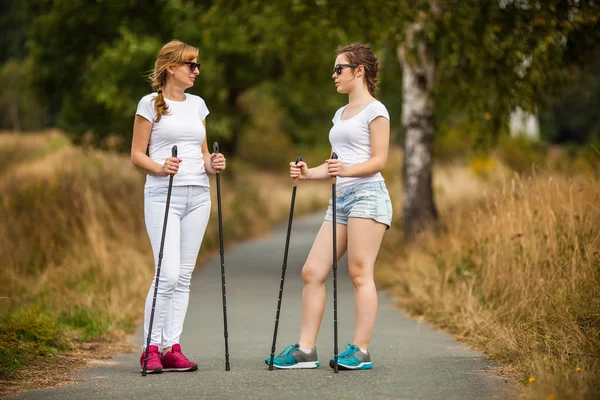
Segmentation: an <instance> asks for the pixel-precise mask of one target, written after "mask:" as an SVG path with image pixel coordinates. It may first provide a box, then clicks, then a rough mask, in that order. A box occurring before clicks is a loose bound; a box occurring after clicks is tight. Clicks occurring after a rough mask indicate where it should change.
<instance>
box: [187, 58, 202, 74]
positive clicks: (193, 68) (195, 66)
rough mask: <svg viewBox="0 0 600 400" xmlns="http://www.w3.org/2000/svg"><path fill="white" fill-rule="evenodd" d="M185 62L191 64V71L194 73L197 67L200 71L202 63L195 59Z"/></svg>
mask: <svg viewBox="0 0 600 400" xmlns="http://www.w3.org/2000/svg"><path fill="white" fill-rule="evenodd" d="M184 64H187V65H189V66H190V72H192V73H193V72H194V71H195V70H196V68H198V72H200V63H195V62H193V61H185V62H184Z"/></svg>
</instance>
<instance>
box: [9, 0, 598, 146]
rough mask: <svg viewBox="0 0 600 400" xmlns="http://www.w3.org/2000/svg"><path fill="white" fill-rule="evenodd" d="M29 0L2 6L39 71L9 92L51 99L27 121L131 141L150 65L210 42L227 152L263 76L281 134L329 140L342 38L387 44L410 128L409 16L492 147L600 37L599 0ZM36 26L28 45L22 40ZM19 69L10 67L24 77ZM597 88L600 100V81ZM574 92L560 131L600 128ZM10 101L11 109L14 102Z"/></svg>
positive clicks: (455, 104) (444, 115) (443, 115)
mask: <svg viewBox="0 0 600 400" xmlns="http://www.w3.org/2000/svg"><path fill="white" fill-rule="evenodd" d="M24 4H25V2H16V1H14V0H11V1H9V2H7V3H3V6H2V7H3V8H2V10H6V13H7V14H6V15H10V18H8V17H3V18H2V19H0V27H6V29H4V30H5V31H6V30H9V31H10V32H11V35H9V36H10V37H9V36H7V38H3V39H2V40H1V41H0V49H3V48H5V47H6V48H7V49H8V50H7V53H8V56H9V57H18V58H20V57H21V56H23V54H25V55H27V58H28V60H30V62H31V64H30V65H35V71H34V73H30V72H25V71H26V69H25V70H21V71H19V73H21V74H27V78H28V79H8V80H4V81H5V82H10V83H11V85H16V86H13V87H15V88H16V90H12V89H11V90H12V92H11V93H26V91H25V88H26V87H29V88H36V90H37V91H38V92H39V93H40V94H41V98H43V99H44V101H43V103H44V104H45V106H47V110H43V109H42V110H41V111H40V113H42V114H43V115H46V114H47V115H49V116H50V118H49V120H45V119H44V118H42V117H39V118H37V117H35V116H34V117H33V118H29V117H27V118H25V117H22V118H20V121H21V124H22V125H25V123H24V122H23V121H27V124H30V125H28V126H24V127H23V129H35V128H36V126H37V125H46V124H49V125H53V126H54V125H59V126H60V127H62V128H64V129H66V130H67V131H68V132H70V133H71V134H72V137H73V139H74V140H75V141H76V142H81V141H83V139H84V137H85V135H86V134H88V136H89V134H91V137H92V138H93V139H94V142H95V143H96V144H98V143H101V142H103V141H104V140H105V138H106V137H107V136H108V135H111V134H117V135H119V136H120V137H121V138H122V140H121V142H120V143H121V146H122V149H123V150H125V149H126V148H128V146H129V143H130V140H129V139H130V136H131V121H132V118H133V114H134V112H135V106H136V104H137V101H138V100H139V98H140V97H141V96H143V95H145V94H147V93H148V92H149V91H150V86H149V84H148V82H147V81H146V80H145V78H144V75H145V74H146V73H148V72H149V71H150V70H151V69H152V67H153V61H154V58H155V56H156V54H157V52H158V50H159V48H160V46H161V45H162V44H163V43H165V42H167V41H168V40H171V39H173V38H177V39H180V40H183V41H186V42H188V43H190V44H192V45H195V46H197V47H198V48H199V49H200V56H199V59H200V62H201V63H202V71H201V75H200V77H199V79H198V80H197V81H196V87H194V88H192V89H191V90H190V92H191V93H194V94H198V95H200V96H202V97H203V98H204V99H205V100H206V102H207V104H208V106H209V109H210V110H211V115H210V117H209V121H208V127H209V136H210V138H211V140H219V141H220V142H222V147H223V148H224V149H226V150H227V151H228V152H229V154H234V153H235V152H236V151H237V149H238V147H239V144H240V141H241V140H243V139H242V136H243V135H245V133H244V132H245V130H246V126H247V124H248V123H249V121H251V120H256V117H255V116H253V115H251V114H249V109H248V108H247V107H246V108H245V107H244V106H243V104H242V102H243V100H242V99H243V96H244V95H245V93H246V92H248V91H250V92H251V91H252V90H255V89H254V88H256V87H262V85H265V84H268V85H270V86H271V89H270V96H271V97H273V101H275V102H276V104H277V105H278V107H279V108H280V113H281V118H280V121H279V124H280V129H281V132H282V134H284V135H286V136H287V137H289V138H290V139H291V143H293V145H299V144H302V145H306V146H323V145H326V144H327V131H328V130H329V127H330V126H331V116H332V115H333V113H334V112H335V110H336V109H337V108H338V107H340V106H341V105H343V104H344V103H345V102H346V97H345V96H343V95H339V94H337V93H336V92H335V90H334V88H333V86H332V85H331V74H330V66H331V64H332V63H333V58H334V50H335V48H336V47H337V46H339V45H342V44H346V43H350V42H353V41H361V42H370V43H371V44H372V46H373V48H374V50H375V51H376V53H377V55H378V56H379V58H380V65H381V79H380V86H381V91H380V99H381V100H382V101H383V102H384V103H385V104H386V105H387V106H388V109H389V110H390V113H391V117H392V132H393V134H394V140H395V141H396V142H399V141H401V140H402V131H401V107H402V95H401V92H402V89H401V85H402V82H401V79H400V78H401V68H400V64H399V63H398V56H397V53H396V52H397V48H398V45H399V44H400V43H402V41H403V40H404V37H405V34H406V28H407V26H409V25H410V24H413V23H419V24H423V25H424V27H425V29H424V31H423V34H422V37H421V38H420V39H421V40H424V41H426V42H427V43H428V44H429V46H430V50H431V51H432V52H434V53H435V55H436V62H437V71H438V73H437V78H436V85H435V91H434V98H435V102H436V111H437V116H438V126H440V125H443V124H445V123H446V122H448V121H451V120H452V119H453V118H454V116H455V115H456V114H460V115H461V117H462V118H467V119H468V120H469V121H468V123H474V124H478V125H479V126H480V127H481V128H482V129H479V130H478V132H479V137H477V138H475V139H474V140H475V142H476V143H475V145H476V146H478V147H481V148H485V147H486V146H488V145H489V143H492V144H493V143H495V141H496V140H497V138H498V137H499V136H500V134H501V133H502V132H503V130H504V128H505V125H506V119H507V117H508V115H509V114H510V112H512V110H514V109H515V107H517V106H519V107H521V108H523V109H525V110H535V109H538V110H541V111H544V110H547V109H548V107H547V106H548V102H549V99H550V98H557V97H558V96H559V95H560V94H561V93H563V92H564V90H565V88H566V87H567V84H568V83H571V82H572V81H573V79H575V78H576V76H577V74H576V73H574V72H576V71H577V70H578V69H579V68H580V66H581V65H583V64H585V62H587V61H589V59H590V54H591V53H593V52H590V51H588V49H589V48H591V47H592V46H593V45H596V44H597V43H598V42H599V41H600V40H599V39H600V33H599V32H600V31H599V30H598V29H596V25H597V22H598V19H599V16H600V11H599V6H598V4H597V3H595V2H592V1H589V0H587V1H580V2H571V3H569V2H564V1H561V0H551V1H545V2H534V3H531V4H530V3H529V2H522V1H511V0H506V1H497V2H481V1H478V0H468V1H461V2H439V1H438V2H432V1H427V0H423V1H419V2H416V3H415V2H412V1H407V0H402V1H396V0H376V1H368V2H362V3H357V4H353V6H352V7H339V6H338V4H337V3H336V2H334V1H318V2H315V1H309V0H294V1H292V2H269V3H265V2H260V1H255V0H252V1H239V0H238V1H229V0H216V1H200V0H195V1H183V0H152V1H150V2H142V1H141V0H133V1H128V2H120V1H102V2H92V3H90V2H86V1H84V0H74V1H70V2H66V1H62V0H32V1H30V2H27V4H26V5H24ZM382 16H385V18H382ZM13 28H14V29H13ZM13 36H14V37H13ZM24 38H27V39H28V42H27V43H28V46H27V49H28V52H26V53H23V48H22V45H20V46H17V45H16V44H15V43H19V44H22V43H24V42H25V39H24ZM15 46H16V47H15ZM17 47H18V48H17ZM0 62H1V60H0ZM6 68H9V67H6ZM14 69H15V68H14V66H11V67H10V71H13V72H6V73H5V74H4V75H5V76H6V75H8V77H9V78H13V76H14ZM27 71H30V70H27ZM21 76H22V75H21ZM29 79H31V81H29ZM590 88H591V90H592V91H593V92H591V94H590V96H591V100H592V103H594V102H595V100H594V99H595V97H594V96H596V95H595V93H596V92H598V90H597V89H595V86H593V85H592V86H590ZM8 93H9V91H8V89H5V88H2V89H0V103H1V104H0V106H3V107H5V106H4V105H6V104H10V100H7V99H10V98H12V97H10V96H11V95H9V94H8ZM246 96H247V95H246ZM13 97H14V96H13ZM22 97H25V98H30V97H29V96H22ZM579 99H581V96H580V97H579ZM588 103H589V102H588ZM555 104H556V103H555ZM568 104H569V105H570V106H569V107H563V108H562V109H560V108H557V107H556V106H554V107H553V109H552V113H553V115H557V118H555V119H554V120H553V121H551V124H550V125H552V126H553V127H551V129H549V130H548V129H546V131H551V132H555V134H554V136H552V137H553V138H559V139H560V140H562V137H563V136H566V137H570V135H571V133H572V134H573V135H576V137H577V138H582V137H587V136H586V135H585V134H583V133H582V132H584V131H590V129H591V131H594V130H595V129H596V128H594V127H595V126H596V125H597V124H595V123H593V121H595V119H593V117H590V118H587V117H588V116H589V115H591V114H589V113H585V117H584V116H583V115H581V119H582V121H581V122H577V119H578V118H572V117H573V115H574V114H577V111H576V110H579V109H580V107H585V106H586V103H585V101H581V100H578V101H571V100H569V102H568ZM575 104H577V108H576V109H575V108H573V105H575ZM589 107H590V109H592V107H593V106H592V105H591V103H590V105H589ZM25 108H26V107H25ZM21 109H24V107H21ZM28 109H34V108H32V107H29V108H28ZM559 114H560V115H559ZM3 115H4V116H5V119H6V118H9V117H10V115H11V114H10V113H5V114H3ZM577 115H579V114H577ZM586 118H587V120H589V121H591V122H586ZM13 120H14V118H13ZM30 121H34V122H35V123H36V124H37V125H36V126H32V125H31V122H30ZM566 121H567V122H566ZM565 124H566V126H565ZM582 124H583V125H582ZM586 124H587V125H586ZM13 125H14V123H13ZM547 125H548V124H547V123H546V124H545V125H544V126H545V127H546V126H547ZM5 126H6V125H5ZM582 135H583V136H582Z"/></svg>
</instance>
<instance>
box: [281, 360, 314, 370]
mask: <svg viewBox="0 0 600 400" xmlns="http://www.w3.org/2000/svg"><path fill="white" fill-rule="evenodd" d="M318 367H319V362H318V361H305V362H299V363H296V364H294V365H290V366H285V367H284V366H279V365H275V364H273V368H277V369H311V368H318Z"/></svg>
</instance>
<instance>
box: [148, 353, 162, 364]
mask: <svg viewBox="0 0 600 400" xmlns="http://www.w3.org/2000/svg"><path fill="white" fill-rule="evenodd" d="M152 361H154V362H159V361H160V354H159V353H157V352H153V351H151V352H150V353H148V364H150V362H152Z"/></svg>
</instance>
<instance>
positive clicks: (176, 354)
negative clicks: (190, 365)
mask: <svg viewBox="0 0 600 400" xmlns="http://www.w3.org/2000/svg"><path fill="white" fill-rule="evenodd" d="M173 355H174V356H175V357H176V358H177V359H178V360H181V361H190V360H189V359H188V358H187V357H186V356H185V355H184V354H183V353H182V352H180V351H174V352H173Z"/></svg>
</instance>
